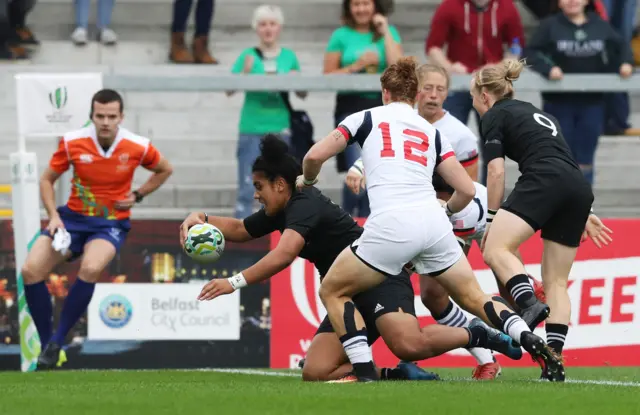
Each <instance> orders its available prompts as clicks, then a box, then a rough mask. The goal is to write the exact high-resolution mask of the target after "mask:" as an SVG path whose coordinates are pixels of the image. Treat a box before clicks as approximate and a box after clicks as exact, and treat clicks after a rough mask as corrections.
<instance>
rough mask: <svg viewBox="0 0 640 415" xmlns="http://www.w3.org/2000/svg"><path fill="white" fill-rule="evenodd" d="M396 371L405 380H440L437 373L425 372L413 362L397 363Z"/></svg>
mask: <svg viewBox="0 0 640 415" xmlns="http://www.w3.org/2000/svg"><path fill="white" fill-rule="evenodd" d="M398 369H400V371H401V372H402V374H403V375H404V376H405V377H406V378H407V380H440V376H438V374H437V373H433V372H427V371H426V370H423V369H421V368H419V367H418V365H416V364H415V363H413V362H405V361H401V362H400V363H398Z"/></svg>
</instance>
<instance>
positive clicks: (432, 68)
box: [416, 63, 451, 89]
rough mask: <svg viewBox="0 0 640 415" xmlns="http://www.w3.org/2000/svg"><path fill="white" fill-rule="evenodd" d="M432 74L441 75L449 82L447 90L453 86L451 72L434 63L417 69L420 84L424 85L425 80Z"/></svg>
mask: <svg viewBox="0 0 640 415" xmlns="http://www.w3.org/2000/svg"><path fill="white" fill-rule="evenodd" d="M430 73H439V74H440V75H442V76H444V78H445V79H446V80H447V89H449V85H450V84H451V76H450V75H449V72H447V70H446V69H445V68H444V67H443V66H440V65H436V64H433V63H425V64H424V65H420V66H419V67H418V69H416V74H417V75H418V83H419V84H420V85H422V84H423V83H424V78H425V77H426V76H427V75H428V74H430Z"/></svg>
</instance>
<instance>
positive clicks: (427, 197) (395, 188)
mask: <svg viewBox="0 0 640 415" xmlns="http://www.w3.org/2000/svg"><path fill="white" fill-rule="evenodd" d="M338 130H339V131H340V132H341V133H342V134H343V135H344V136H345V137H347V139H348V141H349V144H353V143H358V144H360V147H362V162H363V164H364V170H365V171H366V174H367V181H366V185H367V192H368V195H369V203H370V207H371V212H372V214H374V213H376V212H382V211H386V210H392V209H397V208H407V207H413V206H430V205H434V206H436V205H437V206H438V207H439V206H440V205H439V203H438V201H437V199H436V193H435V190H434V189H433V184H432V177H433V172H434V169H435V168H436V166H437V165H438V164H439V163H440V162H441V161H442V160H444V159H446V158H448V157H453V156H454V152H453V149H452V147H451V145H450V144H449V142H448V141H447V140H446V139H444V138H443V137H442V136H441V135H440V133H439V132H438V130H437V129H436V128H435V127H434V126H433V125H431V124H430V123H429V122H428V121H427V120H425V119H424V118H422V117H421V116H420V115H418V114H417V113H416V112H415V111H414V109H413V108H412V107H411V106H410V105H408V104H405V103H400V102H394V103H391V104H388V105H385V106H380V107H375V108H372V109H369V110H365V111H360V112H357V113H355V114H352V115H350V116H348V117H347V118H345V119H344V120H343V121H342V123H341V124H340V125H339V126H338Z"/></svg>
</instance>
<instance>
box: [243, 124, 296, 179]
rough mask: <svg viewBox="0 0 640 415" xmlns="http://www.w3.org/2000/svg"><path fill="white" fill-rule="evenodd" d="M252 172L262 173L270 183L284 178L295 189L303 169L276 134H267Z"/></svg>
mask: <svg viewBox="0 0 640 415" xmlns="http://www.w3.org/2000/svg"><path fill="white" fill-rule="evenodd" d="M252 171H253V172H254V173H255V172H261V173H262V174H264V175H265V176H266V177H267V179H268V180H269V181H274V180H276V179H277V178H278V177H282V178H283V179H284V181H285V182H287V184H288V185H289V186H290V187H291V188H292V189H294V188H295V185H296V178H297V177H298V176H299V175H300V174H302V168H301V167H300V164H299V163H298V162H297V161H296V159H295V158H293V156H291V155H290V154H289V146H287V143H285V142H284V141H282V140H281V139H280V138H279V137H278V136H277V135H275V134H267V135H265V136H264V137H263V138H262V141H261V143H260V155H259V156H258V158H257V159H256V161H255V162H254V163H253V169H252Z"/></svg>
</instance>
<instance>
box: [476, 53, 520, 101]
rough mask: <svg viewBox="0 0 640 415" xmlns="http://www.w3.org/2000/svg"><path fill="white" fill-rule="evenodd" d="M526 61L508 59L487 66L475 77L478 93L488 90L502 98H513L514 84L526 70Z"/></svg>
mask: <svg viewBox="0 0 640 415" xmlns="http://www.w3.org/2000/svg"><path fill="white" fill-rule="evenodd" d="M524 67H525V61H524V60H522V61H518V60H515V59H507V60H505V61H502V62H500V63H496V64H494V65H487V66H485V67H483V68H481V69H479V70H478V71H477V72H476V73H475V74H474V75H473V85H474V88H475V89H476V91H482V88H484V89H486V90H487V92H488V93H490V94H491V95H493V96H495V97H496V98H497V99H500V98H504V97H506V98H511V97H513V93H514V88H513V83H514V82H515V81H516V80H517V79H518V77H519V76H520V73H521V72H522V71H523V70H524Z"/></svg>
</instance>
